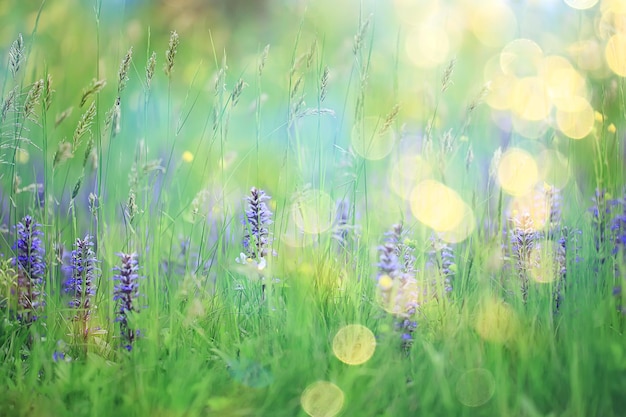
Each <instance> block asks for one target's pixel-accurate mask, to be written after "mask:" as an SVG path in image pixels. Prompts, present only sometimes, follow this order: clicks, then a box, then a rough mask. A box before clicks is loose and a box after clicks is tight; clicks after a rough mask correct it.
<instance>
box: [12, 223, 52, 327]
mask: <svg viewBox="0 0 626 417" xmlns="http://www.w3.org/2000/svg"><path fill="white" fill-rule="evenodd" d="M40 227H41V225H40V224H38V223H35V222H34V220H33V218H32V217H31V216H28V215H27V216H25V217H24V219H23V220H22V221H21V222H20V223H18V224H17V227H16V228H17V240H16V241H15V244H14V245H13V250H14V251H15V255H16V256H15V258H13V266H17V271H18V276H17V302H18V308H19V310H20V311H18V316H17V317H18V319H19V320H20V321H22V322H24V323H32V322H34V321H35V320H37V311H39V310H41V309H42V308H43V306H44V305H45V302H44V300H43V297H44V295H45V294H44V292H43V285H44V274H45V271H46V263H45V260H44V256H45V251H44V248H43V246H42V242H41V239H40V238H39V236H42V235H43V232H41V231H40V230H39V228H40Z"/></svg>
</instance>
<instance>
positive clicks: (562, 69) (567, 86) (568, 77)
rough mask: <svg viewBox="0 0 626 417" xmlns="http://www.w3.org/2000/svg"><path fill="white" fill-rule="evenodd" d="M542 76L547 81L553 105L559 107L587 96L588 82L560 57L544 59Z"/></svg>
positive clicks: (541, 70) (551, 56)
mask: <svg viewBox="0 0 626 417" xmlns="http://www.w3.org/2000/svg"><path fill="white" fill-rule="evenodd" d="M540 76H541V78H542V79H543V80H544V81H545V85H546V88H547V91H548V95H549V97H550V100H551V101H552V104H554V105H555V106H556V107H559V105H561V103H563V102H564V103H567V100H569V99H570V98H571V97H576V96H581V97H582V96H585V95H586V87H587V82H586V81H585V78H584V77H583V76H582V75H580V73H579V72H578V71H576V70H575V69H574V67H572V65H571V64H570V62H569V61H568V60H567V59H565V58H563V57H562V56H558V55H550V56H547V57H545V58H544V59H543V61H542V64H541V68H540Z"/></svg>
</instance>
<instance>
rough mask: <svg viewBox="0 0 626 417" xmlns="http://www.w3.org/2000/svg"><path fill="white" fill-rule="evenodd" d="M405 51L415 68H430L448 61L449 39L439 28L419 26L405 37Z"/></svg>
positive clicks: (435, 26)
mask: <svg viewBox="0 0 626 417" xmlns="http://www.w3.org/2000/svg"><path fill="white" fill-rule="evenodd" d="M405 50H406V53H407V55H408V57H409V60H410V61H411V62H412V63H413V64H414V65H415V66H417V67H421V68H432V67H436V66H438V65H441V64H443V63H445V62H446V61H447V60H449V59H450V56H449V54H450V39H449V37H448V33H447V32H446V31H445V30H444V29H442V28H441V27H440V26H437V25H420V26H418V27H416V28H414V29H413V30H412V31H411V32H409V34H408V35H407V38H406V43H405Z"/></svg>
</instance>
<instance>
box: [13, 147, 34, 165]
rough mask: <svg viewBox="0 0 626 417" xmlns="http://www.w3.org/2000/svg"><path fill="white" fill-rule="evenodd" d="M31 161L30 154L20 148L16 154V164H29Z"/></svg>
mask: <svg viewBox="0 0 626 417" xmlns="http://www.w3.org/2000/svg"><path fill="white" fill-rule="evenodd" d="M29 160H30V154H29V153H28V151H27V150H26V149H22V148H18V149H17V152H16V153H15V162H17V163H18V164H27V163H28V161H29Z"/></svg>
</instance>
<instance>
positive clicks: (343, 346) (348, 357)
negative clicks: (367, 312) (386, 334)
mask: <svg viewBox="0 0 626 417" xmlns="http://www.w3.org/2000/svg"><path fill="white" fill-rule="evenodd" d="M375 350H376V337H374V333H372V331H371V330H370V329H368V328H367V327H365V326H362V325H360V324H350V325H347V326H344V327H342V328H341V329H339V331H338V332H337V334H335V337H334V338H333V353H334V354H335V356H336V357H337V359H339V360H340V361H341V362H343V363H346V364H348V365H360V364H362V363H365V362H367V361H368V360H369V359H370V358H371V357H372V355H373V354H374V351H375Z"/></svg>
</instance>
